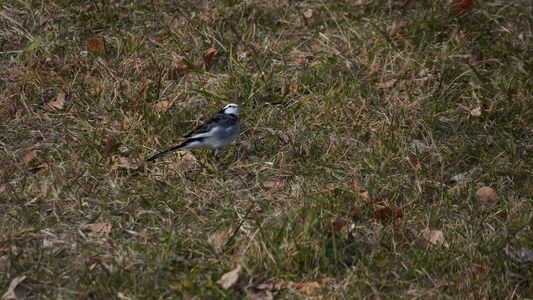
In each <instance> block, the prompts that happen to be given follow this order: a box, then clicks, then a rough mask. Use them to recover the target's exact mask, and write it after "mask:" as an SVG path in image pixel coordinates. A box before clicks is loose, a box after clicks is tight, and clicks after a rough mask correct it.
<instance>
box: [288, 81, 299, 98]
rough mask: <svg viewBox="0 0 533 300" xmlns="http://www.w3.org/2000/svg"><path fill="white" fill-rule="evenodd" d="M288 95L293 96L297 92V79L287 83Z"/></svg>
mask: <svg viewBox="0 0 533 300" xmlns="http://www.w3.org/2000/svg"><path fill="white" fill-rule="evenodd" d="M287 90H288V91H289V96H295V95H296V93H298V81H296V79H292V80H291V82H290V83H289V85H288V89H287Z"/></svg>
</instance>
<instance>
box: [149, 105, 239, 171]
mask: <svg viewBox="0 0 533 300" xmlns="http://www.w3.org/2000/svg"><path fill="white" fill-rule="evenodd" d="M238 110H239V106H238V105H237V104H233V103H230V104H228V105H226V106H224V107H223V108H222V109H221V110H220V111H219V112H218V113H217V114H216V115H215V116H214V117H212V118H211V119H209V120H208V121H207V122H205V123H204V124H202V125H200V126H198V127H197V128H196V129H194V130H193V131H191V132H189V133H188V134H187V135H185V136H184V138H185V141H184V142H183V143H181V144H179V145H177V146H174V147H172V148H170V149H168V150H165V151H163V152H161V153H158V154H156V155H154V156H152V157H150V158H149V159H147V160H146V161H152V160H156V159H158V158H160V157H163V156H166V155H168V154H170V153H172V152H174V151H177V150H180V149H189V148H200V147H203V148H208V149H211V151H213V153H214V154H215V156H218V153H219V152H220V149H222V148H223V147H224V146H227V145H229V144H231V143H233V141H235V139H237V136H238V135H239V133H240V132H241V124H240V122H239V117H238V116H237V112H238Z"/></svg>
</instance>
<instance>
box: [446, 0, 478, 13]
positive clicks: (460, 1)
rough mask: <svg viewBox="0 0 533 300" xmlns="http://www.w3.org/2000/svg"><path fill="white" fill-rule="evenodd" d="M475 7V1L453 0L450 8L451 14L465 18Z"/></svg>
mask: <svg viewBox="0 0 533 300" xmlns="http://www.w3.org/2000/svg"><path fill="white" fill-rule="evenodd" d="M473 6H474V0H453V2H452V5H451V7H450V13H451V14H454V15H457V16H463V15H465V14H467V13H468V12H470V11H471V10H472V8H473Z"/></svg>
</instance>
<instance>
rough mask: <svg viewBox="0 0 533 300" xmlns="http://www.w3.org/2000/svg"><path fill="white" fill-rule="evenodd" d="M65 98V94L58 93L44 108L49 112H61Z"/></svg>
mask: <svg viewBox="0 0 533 300" xmlns="http://www.w3.org/2000/svg"><path fill="white" fill-rule="evenodd" d="M66 97H67V94H65V92H63V91H61V92H59V93H58V94H57V96H56V97H55V98H54V99H53V100H51V101H49V102H48V103H46V105H45V108H46V109H48V110H50V111H56V110H62V109H63V108H64V107H65V98H66Z"/></svg>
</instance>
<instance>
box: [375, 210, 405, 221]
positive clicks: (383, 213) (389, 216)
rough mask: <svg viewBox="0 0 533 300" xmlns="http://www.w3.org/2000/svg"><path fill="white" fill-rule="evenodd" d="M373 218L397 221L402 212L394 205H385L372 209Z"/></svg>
mask: <svg viewBox="0 0 533 300" xmlns="http://www.w3.org/2000/svg"><path fill="white" fill-rule="evenodd" d="M374 218H376V219H378V220H381V221H384V222H391V221H399V220H401V219H402V218H403V212H402V211H401V209H400V208H398V207H396V206H385V207H382V208H378V209H376V210H374Z"/></svg>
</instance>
